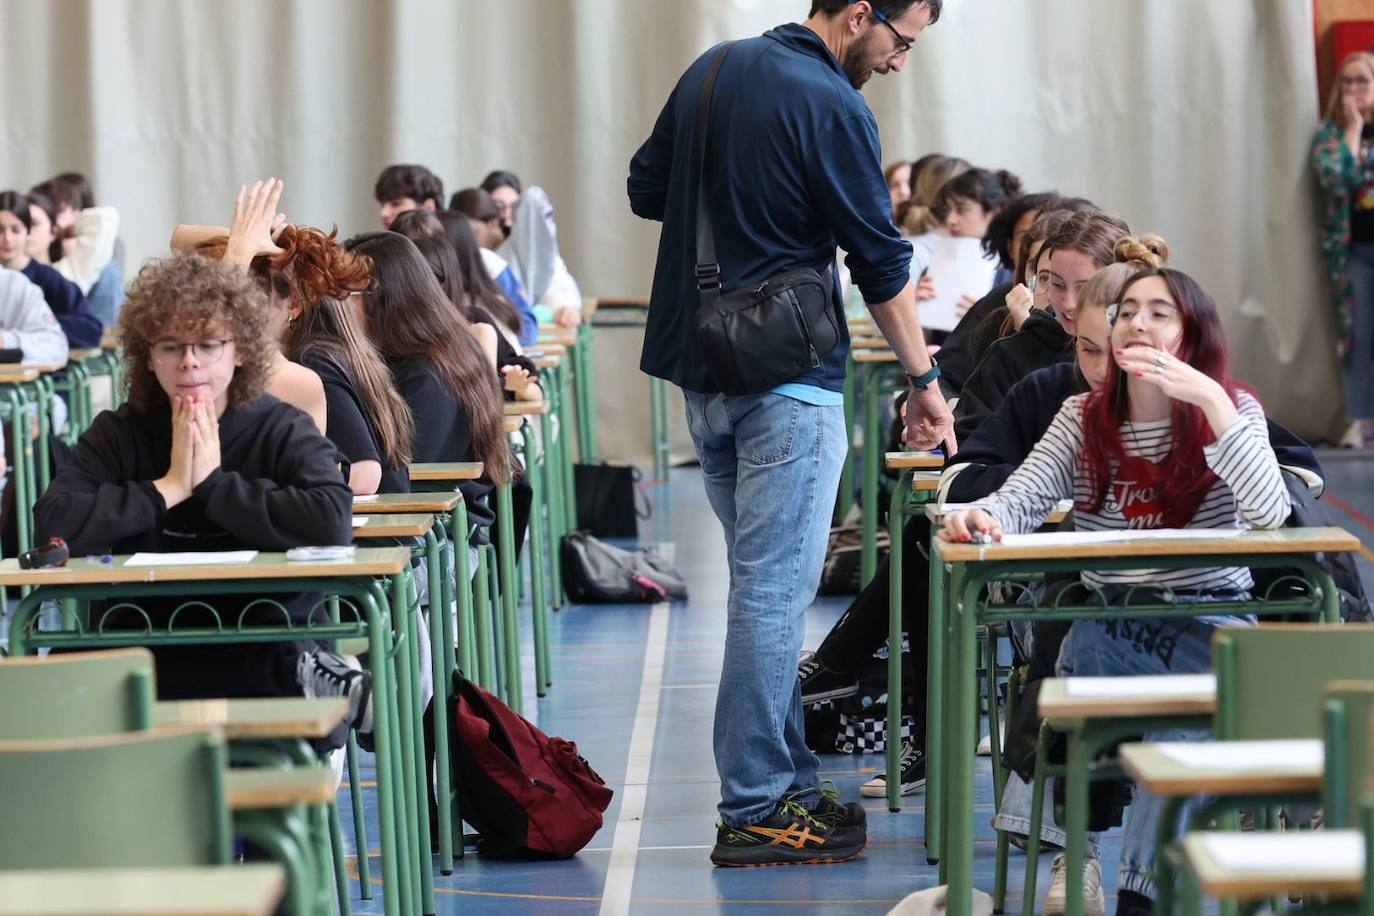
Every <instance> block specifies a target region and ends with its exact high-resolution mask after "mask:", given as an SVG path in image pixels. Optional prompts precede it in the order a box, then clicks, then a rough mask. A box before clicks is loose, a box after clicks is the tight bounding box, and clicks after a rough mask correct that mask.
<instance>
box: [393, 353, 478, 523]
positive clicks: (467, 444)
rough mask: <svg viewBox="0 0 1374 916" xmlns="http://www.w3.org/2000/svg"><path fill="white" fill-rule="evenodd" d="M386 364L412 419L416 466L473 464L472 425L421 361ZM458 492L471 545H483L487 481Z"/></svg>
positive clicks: (473, 482)
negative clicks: (470, 525) (473, 533)
mask: <svg viewBox="0 0 1374 916" xmlns="http://www.w3.org/2000/svg"><path fill="white" fill-rule="evenodd" d="M388 362H389V364H390V365H391V372H392V375H393V376H394V377H395V379H396V390H397V391H399V392H400V393H401V397H403V398H405V399H406V403H408V404H409V405H410V411H411V413H412V414H413V415H414V417H415V443H414V445H413V447H412V448H411V460H412V461H413V462H415V463H416V464H423V463H428V462H433V461H476V460H477V453H476V451H475V449H474V448H473V441H472V424H471V423H470V422H469V421H468V412H467V408H466V407H464V406H463V402H462V401H460V400H458V398H457V397H456V396H455V395H454V394H453V393H452V392H451V391H449V389H448V387H447V386H445V385H444V384H443V383H442V382H441V381H439V379H438V378H436V377H435V375H434V373H433V372H432V371H430V367H429V364H428V363H427V362H426V361H425V360H424V359H422V358H420V357H418V356H408V357H405V358H403V359H393V360H388ZM458 489H459V490H461V491H462V493H463V500H464V502H466V503H467V510H468V520H469V521H470V522H472V523H474V524H476V525H477V526H478V527H477V532H476V537H475V540H474V543H486V538H487V534H486V529H487V528H489V527H491V523H492V522H493V521H495V520H496V516H495V514H494V513H493V512H492V507H491V506H486V505H483V504H482V503H481V502H480V500H481V499H482V497H484V496H486V495H487V494H488V493H490V492H491V491H492V490H493V489H494V487H493V484H492V482H491V480H490V479H489V478H488V477H487V476H486V475H485V474H483V475H482V476H481V477H480V478H478V479H477V480H464V481H460V482H459V484H458Z"/></svg>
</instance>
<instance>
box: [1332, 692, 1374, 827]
mask: <svg viewBox="0 0 1374 916" xmlns="http://www.w3.org/2000/svg"><path fill="white" fill-rule="evenodd" d="M1370 713H1374V680H1371V681H1332V682H1330V683H1329V684H1327V685H1326V690H1325V691H1324V692H1323V694H1322V733H1323V743H1324V745H1325V747H1326V764H1325V771H1324V773H1323V776H1322V802H1323V804H1322V809H1323V811H1324V812H1325V817H1326V824H1327V826H1328V827H1331V828H1343V827H1355V826H1357V825H1358V823H1359V799H1360V787H1361V786H1363V785H1364V783H1365V780H1366V779H1367V778H1368V777H1369V776H1370V775H1374V774H1371V773H1370V770H1369V764H1370V761H1371V760H1374V758H1371V757H1370V756H1369V741H1370V737H1371V736H1370V734H1369V717H1370Z"/></svg>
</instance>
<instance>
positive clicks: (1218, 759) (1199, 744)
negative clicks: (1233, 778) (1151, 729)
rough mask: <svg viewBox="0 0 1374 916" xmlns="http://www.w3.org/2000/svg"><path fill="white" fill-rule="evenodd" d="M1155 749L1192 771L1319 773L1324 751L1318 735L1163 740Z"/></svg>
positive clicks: (1323, 760) (1323, 761)
mask: <svg viewBox="0 0 1374 916" xmlns="http://www.w3.org/2000/svg"><path fill="white" fill-rule="evenodd" d="M1154 747H1155V749H1156V750H1158V751H1159V752H1160V753H1161V754H1163V755H1164V756H1165V757H1168V758H1169V759H1170V760H1172V761H1174V762H1175V763H1181V764H1183V765H1184V766H1186V767H1188V768H1189V769H1193V770H1256V771H1266V770H1280V771H1283V770H1293V771H1297V772H1301V773H1308V772H1312V771H1316V772H1318V773H1320V772H1321V769H1322V765H1323V763H1325V761H1326V752H1325V750H1324V749H1323V748H1322V742H1321V739H1319V738H1297V739H1293V740H1291V741H1165V742H1161V743H1159V744H1156V745H1155V746H1154Z"/></svg>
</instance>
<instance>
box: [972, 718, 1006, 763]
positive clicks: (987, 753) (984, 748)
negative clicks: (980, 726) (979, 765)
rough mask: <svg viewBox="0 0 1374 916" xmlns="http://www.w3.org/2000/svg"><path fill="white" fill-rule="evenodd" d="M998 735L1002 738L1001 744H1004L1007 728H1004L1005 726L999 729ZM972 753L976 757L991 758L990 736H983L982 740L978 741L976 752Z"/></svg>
mask: <svg viewBox="0 0 1374 916" xmlns="http://www.w3.org/2000/svg"><path fill="white" fill-rule="evenodd" d="M998 734H1000V735H1001V736H1002V743H1003V744H1006V741H1007V728H1006V726H1005V725H1004V726H1002V728H1001V730H1000V731H999V732H998ZM973 753H974V754H976V755H977V756H979V757H991V756H992V735H991V734H986V735H984V736H983V738H982V740H980V741H979V742H978V747H977V749H976V750H974V752H973Z"/></svg>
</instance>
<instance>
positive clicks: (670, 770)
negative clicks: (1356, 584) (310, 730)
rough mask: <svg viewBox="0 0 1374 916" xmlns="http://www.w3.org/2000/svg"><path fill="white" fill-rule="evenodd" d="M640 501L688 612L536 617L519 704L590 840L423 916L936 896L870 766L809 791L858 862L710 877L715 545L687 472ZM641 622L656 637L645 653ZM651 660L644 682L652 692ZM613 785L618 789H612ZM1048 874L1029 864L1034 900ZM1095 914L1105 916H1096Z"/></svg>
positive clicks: (462, 869) (449, 893)
mask: <svg viewBox="0 0 1374 916" xmlns="http://www.w3.org/2000/svg"><path fill="white" fill-rule="evenodd" d="M1321 457H1322V459H1323V463H1324V466H1325V470H1326V474H1327V481H1328V493H1329V494H1331V495H1333V496H1335V499H1328V500H1325V502H1326V504H1327V506H1328V511H1329V513H1330V515H1331V518H1332V522H1333V524H1337V525H1340V526H1342V527H1345V528H1347V529H1348V530H1349V531H1351V532H1352V533H1354V534H1356V535H1357V536H1358V537H1360V538H1361V539H1363V540H1365V541H1366V542H1367V543H1374V518H1371V517H1374V487H1371V485H1370V484H1371V482H1374V455H1371V454H1369V453H1363V455H1361V456H1359V457H1358V458H1357V457H1356V456H1355V455H1353V454H1352V453H1350V452H1328V453H1323V454H1322V456H1321ZM648 492H649V495H650V497H651V500H652V503H653V507H654V514H653V517H652V518H651V519H650V520H649V521H647V522H642V523H641V529H640V530H641V534H642V536H643V540H644V542H645V543H652V544H654V545H655V546H657V547H658V548H659V549H660V550H661V551H662V552H664V553H665V554H666V555H667V556H669V557H670V558H672V559H673V560H674V562H676V563H677V564H678V567H679V568H680V569H681V570H682V571H683V573H684V574H685V575H686V576H687V579H688V582H689V586H690V590H691V599H690V601H688V602H686V603H685V604H678V605H673V606H671V607H670V608H668V609H666V611H665V610H658V611H655V610H653V609H651V608H650V607H649V606H648V605H607V606H597V607H580V606H575V607H568V608H564V609H563V610H562V611H560V612H558V613H556V614H553V615H551V619H550V640H551V645H552V653H553V678H554V685H553V687H552V689H551V690H550V692H549V696H548V697H546V698H545V699H542V700H536V698H535V697H534V696H533V693H532V692H531V693H529V694H528V695H527V696H526V698H525V707H526V713H527V715H529V716H530V717H531V718H532V719H534V720H535V721H536V723H537V724H538V725H539V726H540V727H541V728H543V729H544V730H545V731H547V732H549V733H550V734H556V735H562V736H563V737H565V738H568V739H569V740H573V741H576V742H577V745H578V747H579V749H580V750H581V752H582V753H583V755H584V756H586V757H587V759H588V760H589V761H590V762H591V764H592V766H593V767H595V768H596V769H597V770H598V771H599V772H600V773H601V775H602V776H603V777H605V779H606V782H607V784H608V785H609V786H610V787H611V788H613V789H614V790H615V793H616V795H615V799H614V801H613V802H612V803H611V807H610V808H609V810H608V811H607V812H606V822H605V826H604V827H603V828H602V829H601V831H600V833H598V834H597V836H596V837H595V838H594V839H593V840H592V842H591V843H590V844H589V845H588V847H587V848H586V849H584V850H583V851H582V852H581V853H580V854H579V855H578V856H577V857H576V858H574V859H572V860H570V861H564V862H536V863H509V862H488V861H483V860H481V859H479V858H477V856H475V855H469V856H468V857H467V858H466V859H465V860H463V861H460V862H455V863H454V869H453V874H452V875H450V876H447V877H443V876H438V875H437V873H436V879H435V901H436V907H437V909H438V912H439V913H460V912H461V913H464V914H474V913H558V914H599V913H607V914H610V913H633V914H635V916H640V914H644V916H648V914H713V913H730V914H737V916H752V914H779V913H810V912H832V913H846V914H848V913H856V914H857V913H871V914H881V913H885V912H886V911H887V910H888V909H889V908H890V907H891V906H893V905H894V904H895V903H896V902H897V901H898V900H900V899H901V898H902V897H904V896H905V895H907V894H909V893H911V892H912V891H914V890H919V889H921V888H925V887H930V886H932V885H934V884H936V883H937V882H938V879H937V877H936V869H935V868H934V867H931V866H928V865H927V864H926V860H925V850H924V848H923V846H922V845H921V841H920V835H921V832H922V831H921V820H922V816H921V811H920V808H919V805H920V803H921V800H922V796H920V795H915V796H909V797H907V798H905V799H903V803H904V805H906V807H904V808H903V810H902V811H901V812H900V813H898V814H891V813H889V812H888V811H887V810H886V806H885V804H884V802H883V800H882V799H861V798H860V796H859V793H858V788H859V785H860V784H861V783H863V782H865V781H866V780H868V779H870V778H871V777H872V775H873V774H874V773H875V772H877V769H878V767H880V766H881V759H880V758H879V757H878V756H874V755H866V756H863V755H861V756H853V757H850V756H845V755H840V754H831V755H828V756H825V757H823V758H822V769H823V773H822V775H823V777H824V778H827V779H830V780H833V782H834V783H835V785H836V786H837V787H838V789H839V791H840V796H841V798H842V800H844V801H862V802H863V804H864V807H865V808H866V809H867V810H868V825H869V843H868V849H867V851H865V853H864V854H863V855H862V856H861V857H859V858H858V859H857V860H855V861H853V862H849V863H844V864H839V865H826V866H815V865H810V866H790V867H785V868H763V869H717V868H713V867H712V866H711V864H710V862H709V860H708V858H707V856H708V853H709V851H710V847H711V844H712V843H713V841H714V837H715V818H716V814H715V805H716V801H717V799H718V794H717V789H718V786H717V781H716V774H715V767H714V764H713V762H712V757H711V718H712V710H713V706H714V702H715V685H716V680H717V678H718V676H719V673H720V659H721V650H722V644H723V634H724V629H725V616H724V604H725V593H726V580H725V575H724V545H723V543H722V541H721V537H720V529H719V526H718V524H717V522H716V520H715V518H714V516H713V515H712V514H711V511H710V508H709V506H707V504H706V500H705V497H704V494H703V491H702V488H701V482H700V475H699V472H698V471H697V470H696V469H695V468H692V469H679V470H674V471H673V473H672V479H671V482H670V483H668V484H665V485H661V486H657V487H653V488H651V489H649V491H648ZM1360 564H1361V569H1362V572H1363V574H1364V577H1365V581H1366V582H1367V583H1370V584H1371V585H1374V575H1371V573H1374V569H1372V568H1371V565H1370V563H1369V562H1368V560H1367V559H1366V558H1365V557H1361V558H1360ZM846 603H847V599H836V598H822V599H819V600H818V601H817V602H816V604H815V605H814V606H813V607H812V608H811V609H810V611H809V612H808V636H807V641H806V645H807V647H808V648H814V647H815V646H816V645H817V644H818V643H819V642H820V640H821V638H822V637H823V636H824V635H825V633H826V632H827V631H828V630H829V628H830V626H831V624H832V623H833V622H834V621H835V620H836V619H837V618H838V617H839V615H840V613H841V611H842V610H843V609H844V607H845V605H846ZM656 613H657V614H658V615H660V616H659V618H658V626H659V628H660V630H662V631H665V632H666V639H664V640H663V641H662V643H661V645H659V646H658V647H657V648H658V652H653V651H650V650H652V649H653V648H654V647H653V646H650V645H649V643H650V640H651V636H652V635H653V634H652V633H651V625H652V623H653V621H654V620H655V617H654V615H655V614H656ZM665 614H666V620H665V619H664V617H663V616H662V615H665ZM526 623H527V624H528V621H527V622H526ZM665 624H666V630H664V627H665ZM526 648H527V650H528V648H529V641H528V639H527V640H526ZM660 653H661V654H660ZM660 661H661V674H662V676H661V682H659V683H658V686H657V688H656V689H654V685H655V683H656V681H657V678H656V677H655V674H656V672H657V671H658V668H659V662H660ZM533 664H534V663H533V658H532V656H531V655H530V654H529V652H528V651H527V652H526V656H525V671H526V673H525V678H524V680H525V683H526V685H530V684H532V683H533V680H534V677H533ZM646 685H647V686H648V688H649V689H647V690H646V689H643V688H645V687H646ZM655 713H656V714H655ZM632 742H633V746H632ZM641 752H642V753H641ZM370 763H371V760H370V758H368V759H367V760H365V770H366V772H365V774H364V780H365V792H366V795H365V797H366V798H367V799H368V800H369V807H368V836H369V843H370V845H371V846H372V849H371V850H370V852H371V855H372V856H373V859H372V865H373V869H372V871H373V875H372V881H373V885H374V887H373V889H374V893H375V896H374V898H373V899H372V900H371V901H362V900H359V899H358V896H357V883H356V874H357V870H356V867H355V866H354V867H353V868H352V873H353V874H354V876H355V881H354V883H353V885H352V887H353V891H354V894H353V899H352V901H351V903H352V907H353V912H355V913H380V912H382V906H381V896H382V893H383V892H384V888H383V887H382V886H381V883H380V868H379V864H380V863H379V860H378V859H377V858H376V855H377V837H378V833H377V824H376V813H375V809H373V808H372V807H371V802H373V801H374V796H373V791H374V788H373V786H374V783H373V782H372V780H371V772H370ZM978 765H979V770H978V776H977V783H976V785H977V808H978V816H977V819H976V820H977V824H978V831H979V832H978V848H977V850H976V871H977V877H978V886H979V887H980V888H982V889H984V890H987V891H991V889H992V870H993V856H994V845H995V844H994V839H993V837H994V833H993V831H992V829H991V828H990V827H989V826H988V822H989V820H990V819H991V817H992V783H991V771H990V768H989V765H988V761H987V758H979V764H978ZM627 777H631V778H633V781H631V782H628V783H627ZM340 799H341V812H340V813H341V815H342V818H343V825H344V835H345V842H346V843H348V844H349V847H350V850H351V851H352V852H356V850H353V849H352V829H351V824H352V812H351V810H350V808H349V801H348V793H347V791H341V792H340ZM627 805H628V807H626V806H627ZM1118 851H1119V829H1118V831H1116V832H1114V833H1113V834H1109V836H1108V838H1107V842H1106V845H1105V849H1104V861H1103V878H1104V885H1105V887H1106V890H1107V893H1108V899H1109V901H1110V899H1111V896H1112V892H1113V890H1114V887H1115V883H1116V879H1115V876H1116V856H1117V854H1118ZM1049 859H1050V856H1048V855H1046V856H1042V857H1041V868H1042V872H1041V878H1040V885H1039V886H1040V888H1041V892H1042V893H1043V890H1044V888H1045V887H1047V886H1048V873H1049ZM1024 861H1025V860H1024V856H1022V854H1020V853H1018V852H1015V851H1013V852H1012V859H1011V873H1010V878H1009V881H1008V887H1009V894H1008V911H1019V909H1020V899H1019V898H1020V887H1021V878H1022V871H1021V870H1022V863H1023V862H1024ZM351 864H352V863H351ZM1108 906H1109V910H1108V911H1109V912H1110V911H1111V910H1110V907H1111V906H1113V904H1111V903H1109V904H1108Z"/></svg>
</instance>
